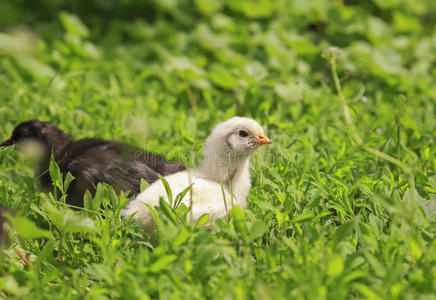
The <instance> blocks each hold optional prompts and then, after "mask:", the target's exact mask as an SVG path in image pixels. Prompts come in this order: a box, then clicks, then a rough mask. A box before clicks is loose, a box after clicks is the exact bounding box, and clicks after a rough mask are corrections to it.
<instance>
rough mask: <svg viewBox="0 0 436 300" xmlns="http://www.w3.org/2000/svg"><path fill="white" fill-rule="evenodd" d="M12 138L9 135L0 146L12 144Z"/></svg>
mask: <svg viewBox="0 0 436 300" xmlns="http://www.w3.org/2000/svg"><path fill="white" fill-rule="evenodd" d="M12 144H13V143H12V140H11V137H9V138H8V139H7V140H6V141H4V142H3V143H1V144H0V147H6V146H10V145H12Z"/></svg>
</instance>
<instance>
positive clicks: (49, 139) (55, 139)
mask: <svg viewBox="0 0 436 300" xmlns="http://www.w3.org/2000/svg"><path fill="white" fill-rule="evenodd" d="M29 139H33V140H36V141H38V142H40V143H41V144H42V145H43V146H44V158H43V159H42V161H41V164H40V167H39V170H38V175H40V181H41V184H42V186H43V187H44V188H47V189H51V188H53V186H52V181H51V178H50V175H49V172H48V168H49V163H50V157H51V153H53V154H54V158H55V161H56V162H57V163H58V165H59V168H60V170H61V172H62V173H63V175H64V176H65V175H66V174H67V173H68V172H70V173H71V174H72V175H73V176H74V177H75V178H76V179H75V180H74V181H73V182H72V183H71V185H70V187H69V188H68V191H67V193H68V198H67V203H68V204H71V205H76V206H81V207H82V206H83V194H84V192H85V191H86V190H89V191H90V192H91V193H93V192H94V191H95V186H96V185H97V184H98V183H99V182H105V183H108V184H110V185H111V186H112V187H113V188H114V189H115V190H116V191H117V192H120V191H130V192H131V193H133V194H136V193H139V192H140V183H141V178H143V179H144V180H145V181H147V182H148V183H152V182H154V181H156V180H158V178H159V176H158V174H160V175H162V176H166V175H169V174H172V173H176V172H178V171H182V170H184V169H185V167H184V166H183V164H181V163H169V162H168V161H167V160H166V159H165V158H164V157H163V156H161V155H157V154H152V153H149V152H147V151H145V150H142V149H140V148H137V147H134V146H131V145H128V144H124V143H121V142H117V141H107V140H101V139H94V138H92V139H83V140H79V141H72V140H71V139H70V137H69V136H68V135H66V134H65V133H64V132H63V131H62V130H60V129H59V128H57V127H56V126H54V125H53V124H51V123H49V122H41V121H37V120H31V121H26V122H23V123H21V124H19V125H18V126H17V127H16V128H15V129H14V131H13V133H12V136H11V137H10V139H8V140H6V141H5V142H4V143H3V144H5V145H7V144H17V143H20V142H22V141H23V140H29ZM3 144H2V145H3Z"/></svg>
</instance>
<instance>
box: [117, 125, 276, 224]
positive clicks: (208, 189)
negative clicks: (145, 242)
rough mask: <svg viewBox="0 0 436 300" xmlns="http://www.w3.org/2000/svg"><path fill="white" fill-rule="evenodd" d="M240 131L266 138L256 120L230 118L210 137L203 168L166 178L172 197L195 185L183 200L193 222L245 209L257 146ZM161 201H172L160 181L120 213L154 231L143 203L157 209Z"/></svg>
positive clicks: (206, 144) (149, 214)
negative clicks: (235, 207) (205, 215)
mask: <svg viewBox="0 0 436 300" xmlns="http://www.w3.org/2000/svg"><path fill="white" fill-rule="evenodd" d="M241 129H244V130H247V131H248V132H250V134H252V135H253V136H255V137H264V136H263V130H262V128H261V127H260V125H259V124H258V123H257V122H256V121H254V120H252V119H248V118H241V117H234V118H231V119H229V120H227V121H225V122H222V123H220V124H218V125H217V126H216V127H215V128H214V129H213V130H212V133H211V134H210V136H209V137H208V138H207V140H206V143H205V150H204V151H203V154H204V156H205V157H204V161H203V164H202V165H201V167H200V168H198V169H190V170H185V171H182V172H178V173H176V174H172V175H169V176H166V177H165V179H166V180H167V182H168V184H169V186H170V188H171V192H172V195H173V198H175V196H176V195H177V194H179V193H181V192H182V191H183V190H185V189H186V188H187V187H188V186H190V185H191V184H192V186H191V190H190V192H188V193H187V194H186V195H185V196H184V198H183V200H182V203H184V204H185V205H186V206H188V207H190V208H191V210H190V212H189V214H188V217H189V219H190V220H191V221H196V220H198V218H200V217H201V216H202V215H204V214H209V222H213V221H215V220H216V219H218V218H223V217H225V216H226V215H227V213H228V210H229V209H230V208H231V207H232V206H233V205H235V204H237V205H239V206H242V207H246V205H247V195H248V193H249V191H250V188H251V183H250V173H249V154H250V153H251V152H252V151H253V150H254V149H256V148H257V146H256V145H253V144H252V143H249V142H248V138H247V139H244V138H242V137H239V136H238V134H237V133H238V131H239V130H241ZM268 142H269V140H268ZM229 179H230V180H229ZM160 198H163V199H164V200H165V201H166V202H169V201H168V197H167V194H166V191H165V188H164V185H163V183H162V182H161V181H160V180H159V181H157V182H155V183H153V184H151V185H150V186H149V187H148V188H147V189H146V190H145V191H143V192H142V193H140V194H139V195H138V196H137V197H136V198H135V199H134V200H132V201H130V202H129V203H128V205H127V207H126V208H124V209H123V210H122V211H121V216H122V217H123V218H127V217H129V216H130V215H131V214H133V213H136V214H135V215H134V216H133V219H132V220H133V221H134V222H140V223H142V224H144V226H145V228H148V229H151V228H153V227H154V226H155V222H154V219H153V217H152V215H151V213H150V211H149V209H148V208H147V207H146V206H145V205H144V204H148V205H150V206H151V207H154V206H158V205H159V199H160Z"/></svg>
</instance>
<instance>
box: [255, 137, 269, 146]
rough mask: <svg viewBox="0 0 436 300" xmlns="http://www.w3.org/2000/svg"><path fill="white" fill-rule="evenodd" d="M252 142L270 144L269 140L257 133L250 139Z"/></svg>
mask: <svg viewBox="0 0 436 300" xmlns="http://www.w3.org/2000/svg"><path fill="white" fill-rule="evenodd" d="M252 143H253V144H254V145H266V144H271V140H270V139H269V138H268V137H266V136H264V135H259V136H258V137H257V138H256V139H254V140H253V141H252Z"/></svg>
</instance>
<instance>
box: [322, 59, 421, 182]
mask: <svg viewBox="0 0 436 300" xmlns="http://www.w3.org/2000/svg"><path fill="white" fill-rule="evenodd" d="M329 61H330V64H331V66H332V75H333V80H334V81H335V86H336V91H337V93H338V96H339V100H340V101H341V104H342V109H343V111H344V116H345V122H346V123H347V125H348V128H349V130H350V134H351V137H352V138H353V139H354V141H355V142H356V143H357V144H358V145H359V146H360V147H362V149H363V150H365V151H366V152H368V153H371V154H373V155H375V156H377V157H379V158H381V159H384V160H386V161H389V162H390V163H393V164H394V165H396V166H397V167H399V168H400V169H402V170H403V171H404V173H406V174H407V175H410V176H413V175H412V170H411V169H410V168H409V167H408V166H406V165H405V164H403V163H402V162H401V161H400V160H398V159H396V158H395V157H392V156H390V155H388V154H386V153H383V152H381V151H379V150H377V149H374V148H371V147H369V146H367V145H365V144H364V143H363V140H362V138H361V137H360V136H359V134H358V133H357V130H356V127H355V126H354V123H353V119H352V118H351V114H350V109H349V107H348V104H347V99H346V98H345V96H344V93H343V92H342V87H341V82H340V80H339V77H338V72H337V70H336V59H335V58H332V59H329Z"/></svg>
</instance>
